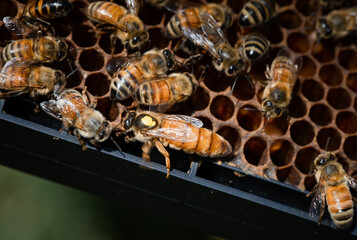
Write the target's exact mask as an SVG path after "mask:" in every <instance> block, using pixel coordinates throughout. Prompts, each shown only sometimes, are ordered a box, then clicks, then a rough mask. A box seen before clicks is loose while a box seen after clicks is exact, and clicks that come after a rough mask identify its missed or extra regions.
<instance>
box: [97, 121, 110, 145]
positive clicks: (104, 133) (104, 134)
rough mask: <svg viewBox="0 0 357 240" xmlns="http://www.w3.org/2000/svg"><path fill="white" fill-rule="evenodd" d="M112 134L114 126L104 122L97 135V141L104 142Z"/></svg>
mask: <svg viewBox="0 0 357 240" xmlns="http://www.w3.org/2000/svg"><path fill="white" fill-rule="evenodd" d="M111 132H112V125H110V123H109V122H108V121H105V122H103V124H102V125H101V126H100V128H99V131H98V132H97V134H96V135H95V140H96V141H98V142H104V141H105V140H107V139H108V137H109V136H110V134H111Z"/></svg>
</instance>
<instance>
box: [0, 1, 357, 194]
mask: <svg viewBox="0 0 357 240" xmlns="http://www.w3.org/2000/svg"><path fill="white" fill-rule="evenodd" d="M3 2H4V3H3V5H2V6H5V7H3V8H2V9H0V17H4V16H5V15H10V16H15V15H19V9H17V8H18V6H23V4H25V3H26V1H25V0H21V1H20V2H21V4H17V1H15V0H10V1H3ZM72 2H73V4H74V6H75V9H74V10H73V11H72V12H71V13H70V14H69V16H68V19H67V20H68V23H69V24H67V21H66V22H65V23H66V24H63V23H61V22H59V23H56V24H55V25H54V27H55V28H56V29H55V30H56V33H57V32H58V36H60V37H65V39H66V41H67V42H68V44H69V45H70V46H71V49H73V50H71V52H70V54H69V55H70V57H69V59H70V62H71V64H72V67H73V68H75V67H76V66H74V65H78V68H79V69H78V71H77V72H75V73H74V74H73V75H71V76H70V77H69V78H68V79H67V85H66V87H67V88H75V89H79V90H82V89H83V88H84V87H85V86H86V87H87V91H88V93H89V94H88V95H89V96H90V98H93V99H94V100H97V107H96V109H98V110H99V111H101V112H102V113H103V114H104V116H105V117H106V118H108V119H109V120H110V121H112V122H117V121H118V120H119V119H120V115H121V113H122V111H124V110H125V108H126V107H129V106H131V105H132V103H133V98H129V99H126V100H123V101H118V102H112V101H111V100H110V99H109V87H110V77H109V75H108V73H107V72H106V69H105V68H106V66H105V65H106V63H107V62H108V61H109V60H110V59H111V57H112V56H111V45H110V31H108V32H102V31H99V29H96V28H95V27H94V24H93V22H92V21H90V20H89V19H88V18H87V17H86V16H85V15H84V14H83V13H82V12H81V11H80V10H79V8H83V7H85V6H86V5H88V2H93V0H90V1H84V0H75V1H72ZM115 2H117V3H119V4H121V5H125V1H124V0H117V1H115ZM208 2H212V1H208ZM214 2H219V3H222V4H228V5H229V6H230V7H232V9H233V10H234V12H235V15H234V19H235V20H234V24H233V25H232V27H230V28H229V29H228V30H227V31H226V36H227V38H228V41H229V42H230V43H231V44H232V45H235V44H237V41H238V40H239V39H242V37H244V36H245V35H247V34H248V33H252V32H257V33H261V34H263V35H264V36H265V37H267V38H268V39H269V40H270V42H271V48H272V50H271V51H269V54H268V55H269V56H267V57H266V58H265V59H263V60H262V61H261V62H259V63H257V64H254V65H253V66H252V67H251V72H250V73H249V78H250V79H251V82H250V80H248V78H247V77H246V76H244V75H240V76H238V78H237V82H236V85H235V88H234V90H233V92H232V94H230V90H231V86H232V85H233V82H234V79H235V78H227V77H226V76H225V75H224V74H223V73H219V72H218V71H217V70H216V69H215V68H214V67H213V66H212V64H211V60H210V59H209V57H204V58H202V60H200V61H197V62H195V63H194V66H193V71H194V72H195V73H198V72H199V71H200V69H201V68H202V67H206V65H207V64H209V67H208V71H207V73H206V76H205V78H204V80H203V81H202V82H201V83H200V85H199V87H198V89H197V91H196V92H195V93H194V94H193V95H192V96H191V97H190V98H189V99H188V100H187V101H186V102H184V103H182V104H178V106H174V107H173V110H171V109H170V113H173V114H175V113H186V114H191V115H193V116H196V117H198V118H199V119H201V120H202V121H203V123H204V127H206V128H209V129H211V130H214V131H215V132H217V133H219V134H221V135H223V136H224V137H225V138H226V139H227V140H228V141H229V142H230V143H231V144H232V145H233V146H234V151H235V152H236V153H239V155H237V156H234V157H233V159H229V161H230V162H234V160H236V159H242V160H243V161H244V162H248V165H249V166H250V167H251V168H257V169H260V168H262V167H267V168H270V167H271V169H268V170H267V171H270V172H272V174H271V175H272V176H274V177H273V178H275V176H276V178H277V179H278V180H280V181H282V182H286V183H289V184H293V185H295V186H298V187H301V188H306V189H309V190H311V189H312V187H313V186H314V185H315V184H316V181H315V179H314V177H313V176H309V175H308V174H309V173H310V169H311V167H312V165H311V164H312V161H313V158H314V157H315V156H316V155H317V154H318V153H319V152H321V151H323V150H327V151H337V152H341V153H342V152H343V153H344V155H343V154H342V155H343V157H344V158H345V157H346V159H345V160H344V161H345V163H344V164H345V165H346V163H347V165H350V163H351V160H357V152H356V147H355V146H356V145H357V138H356V136H355V134H356V132H357V126H356V112H357V96H356V94H357V73H356V70H357V51H356V46H355V45H351V46H349V45H347V44H346V43H343V44H339V41H332V40H323V39H316V37H314V28H315V26H314V24H313V23H312V22H313V21H311V18H313V17H314V16H313V15H314V14H315V15H316V13H317V11H318V6H317V5H316V3H317V2H318V1H309V0H288V1H287V0H277V1H276V2H277V3H278V5H279V7H280V8H279V10H278V11H279V12H278V14H277V16H276V17H275V18H274V19H272V20H271V21H270V22H268V23H267V24H262V25H260V26H256V27H253V28H252V29H243V28H241V27H240V26H239V25H238V23H237V21H236V19H237V13H238V12H239V11H240V10H241V9H242V6H243V4H244V3H245V2H246V1H235V0H224V1H218V0H217V1H216V0H215V1H214ZM143 7H144V8H145V10H143V9H141V10H140V12H139V17H141V18H142V20H143V21H144V23H145V24H146V25H147V29H148V31H149V33H150V43H148V44H146V45H145V46H144V47H143V49H141V50H140V52H141V53H143V52H144V51H146V50H149V49H150V48H151V47H159V48H164V47H165V48H166V47H170V48H171V49H172V48H173V47H174V46H175V45H176V43H177V42H178V40H170V39H168V38H167V37H166V36H165V35H164V34H163V33H164V31H165V29H164V28H165V26H164V24H161V21H162V19H163V16H164V14H166V17H165V23H167V22H168V19H169V18H170V16H171V15H172V13H169V12H168V11H166V10H162V9H161V10H160V9H156V8H155V7H153V6H151V5H149V4H146V3H143ZM63 25H65V26H63ZM67 25H68V26H67ZM67 27H68V29H67ZM0 37H1V40H12V39H17V38H18V36H16V35H13V34H11V33H10V32H9V31H8V30H7V29H6V28H5V26H4V25H3V24H2V23H1V22H0ZM281 48H285V49H290V51H291V52H292V55H293V56H296V57H297V56H302V68H301V71H300V73H299V78H298V81H297V82H296V84H295V87H294V89H293V95H292V100H291V102H290V104H289V106H288V111H286V112H285V113H284V114H283V115H282V116H281V117H279V118H276V119H270V121H269V122H268V123H267V124H266V125H265V123H266V121H267V119H263V118H262V115H261V113H260V112H259V111H260V110H261V102H262V99H261V96H262V92H263V89H264V87H261V86H260V85H259V83H260V84H261V83H262V82H264V81H266V77H265V75H264V72H265V69H266V65H267V64H268V65H270V64H271V62H272V61H273V59H274V58H275V57H276V54H277V52H278V51H279V49H281ZM182 52H183V51H182V50H178V49H176V52H175V53H176V54H177V55H178V56H179V57H177V58H178V59H179V60H180V61H185V60H187V59H188V57H189V56H188V55H187V54H183V53H182ZM131 54H132V55H131ZM113 55H114V57H124V58H126V57H136V56H137V55H136V54H135V53H134V52H129V56H128V53H127V51H125V50H124V46H123V45H122V44H121V42H120V41H119V40H117V42H116V46H115V51H114V54H113ZM138 55H139V54H138ZM60 69H61V70H63V72H65V73H66V74H69V73H70V72H71V69H70V68H69V67H68V64H67V63H66V62H64V63H61V64H60ZM189 69H190V70H191V67H189ZM175 71H179V72H182V71H187V70H186V69H183V67H181V68H176V69H175ZM247 109H255V110H247ZM313 147H314V148H313ZM137 152H140V148H139V147H138V150H137ZM341 159H342V158H341ZM173 161H174V160H173ZM341 161H342V160H341ZM253 172H254V171H253ZM256 172H259V174H262V173H261V171H260V170H257V171H256ZM212 174H213V173H212ZM213 178H214V177H212V179H213Z"/></svg>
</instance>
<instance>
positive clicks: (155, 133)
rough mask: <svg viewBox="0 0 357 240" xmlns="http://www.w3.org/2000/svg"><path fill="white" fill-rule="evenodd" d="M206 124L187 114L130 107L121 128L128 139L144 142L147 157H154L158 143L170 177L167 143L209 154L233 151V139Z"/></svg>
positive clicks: (143, 152)
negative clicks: (226, 137) (169, 113)
mask: <svg viewBox="0 0 357 240" xmlns="http://www.w3.org/2000/svg"><path fill="white" fill-rule="evenodd" d="M202 125H203V123H202V122H201V121H200V120H199V119H196V118H193V117H189V116H185V115H167V114H161V113H154V112H150V111H129V112H127V113H126V115H125V116H124V117H123V118H122V121H121V124H120V125H119V126H120V127H119V129H120V130H121V131H122V132H124V133H126V134H127V135H126V137H125V140H126V142H130V141H140V142H143V143H144V145H143V146H142V157H143V159H144V160H147V161H149V160H150V151H151V149H152V147H154V146H155V147H156V148H157V149H158V150H159V152H160V153H161V154H162V155H163V156H164V157H165V161H166V168H167V175H166V177H168V176H169V172H170V155H169V153H168V152H167V151H166V149H165V147H167V146H169V147H170V148H173V149H177V150H183V151H185V152H187V153H196V154H198V155H201V156H206V157H225V156H228V155H230V154H231V153H232V147H231V145H230V144H229V142H227V141H226V140H225V139H224V138H223V137H221V136H220V135H218V134H216V133H214V132H212V131H211V130H208V129H206V128H202ZM131 133H132V134H131Z"/></svg>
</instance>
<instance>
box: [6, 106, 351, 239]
mask: <svg viewBox="0 0 357 240" xmlns="http://www.w3.org/2000/svg"><path fill="white" fill-rule="evenodd" d="M3 105H4V101H1V100H0V111H1V110H2V108H3ZM0 129H2V130H1V133H0V152H1V156H2V157H1V158H0V163H1V164H3V165H6V166H9V167H12V168H15V169H18V170H21V171H24V172H28V173H31V174H34V175H37V176H40V177H43V178H46V179H49V180H52V181H56V182H59V183H62V184H65V185H68V186H71V187H75V188H77V189H80V190H83V191H86V192H89V193H92V194H96V195H99V196H102V197H104V198H107V199H111V200H115V201H117V202H118V204H126V205H128V206H133V207H138V208H143V209H145V210H146V211H149V212H152V213H153V214H160V215H163V216H166V217H170V218H173V219H175V220H177V221H178V222H182V223H186V224H189V225H191V226H195V227H198V228H199V229H201V230H203V231H206V232H209V233H212V234H216V235H219V236H222V237H229V238H243V239H244V238H245V237H246V238H248V237H249V238H251V237H267V236H275V237H278V239H284V238H288V239H301V238H304V239H320V238H321V239H323V238H327V237H329V238H331V237H339V238H340V237H344V239H355V236H357V229H356V228H354V229H353V231H351V232H342V231H340V230H337V229H335V227H334V225H333V223H332V221H331V220H330V219H324V220H323V221H322V224H321V225H320V226H317V223H316V222H314V221H312V220H311V219H310V218H309V216H308V214H307V212H306V211H302V210H299V209H296V208H294V207H291V206H289V205H288V204H283V203H280V202H275V201H272V200H270V199H268V198H264V197H261V196H258V195H254V194H251V193H249V192H246V191H241V190H239V189H235V188H232V187H229V186H225V185H222V184H219V183H215V182H212V181H209V180H206V179H203V178H200V177H197V176H195V173H194V174H191V175H189V174H187V173H184V172H181V171H179V170H173V171H172V172H171V174H170V178H169V179H166V178H165V173H166V168H165V166H163V165H160V164H158V163H155V162H152V163H151V164H150V167H151V168H153V169H154V170H153V171H150V170H145V169H142V168H140V167H139V166H140V165H142V164H143V162H142V159H141V158H138V157H136V156H133V155H130V154H128V153H124V155H125V158H123V156H122V155H121V154H120V153H119V151H113V152H108V151H106V150H101V151H98V150H96V149H95V148H93V147H90V146H89V149H88V150H87V151H84V152H83V151H82V150H81V147H80V145H79V143H78V141H77V139H76V138H75V137H73V136H71V135H67V134H66V133H64V132H59V131H57V130H54V129H51V128H48V127H45V126H42V125H39V124H36V123H33V122H29V121H27V120H24V119H21V118H18V117H14V116H11V115H8V114H6V113H2V112H0ZM52 149H57V151H55V152H54V151H53V150H52ZM196 167H197V166H196ZM248 177H249V178H251V179H254V177H253V176H248ZM255 179H256V180H257V181H260V182H262V181H267V182H268V183H269V182H272V183H274V182H273V181H270V180H265V179H260V178H255ZM244 182H245V183H247V182H249V179H248V180H247V181H244ZM262 183H263V182H262ZM268 186H269V185H268ZM276 186H278V187H279V188H281V187H282V186H281V184H277V185H276ZM269 190H270V189H267V191H269ZM281 191H282V192H281V196H282V197H284V195H285V194H284V191H286V193H287V194H289V193H290V192H289V191H293V190H292V189H290V190H289V187H288V188H282V189H281ZM301 194H304V193H302V192H301Z"/></svg>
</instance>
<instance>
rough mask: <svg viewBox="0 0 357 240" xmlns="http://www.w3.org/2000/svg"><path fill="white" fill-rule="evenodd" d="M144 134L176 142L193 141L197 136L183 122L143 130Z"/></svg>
mask: <svg viewBox="0 0 357 240" xmlns="http://www.w3.org/2000/svg"><path fill="white" fill-rule="evenodd" d="M145 133H146V135H148V136H152V137H161V138H166V139H170V140H173V141H177V142H184V143H186V142H194V141H196V140H197V136H196V134H195V133H194V132H192V131H191V128H189V127H187V125H185V124H183V123H177V122H175V128H158V129H152V130H147V131H145Z"/></svg>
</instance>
